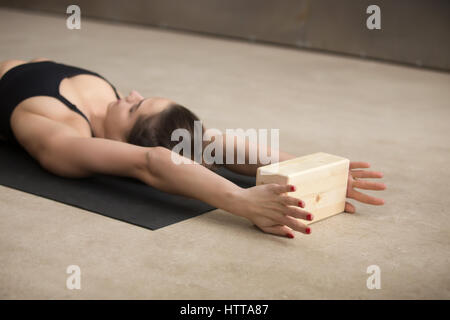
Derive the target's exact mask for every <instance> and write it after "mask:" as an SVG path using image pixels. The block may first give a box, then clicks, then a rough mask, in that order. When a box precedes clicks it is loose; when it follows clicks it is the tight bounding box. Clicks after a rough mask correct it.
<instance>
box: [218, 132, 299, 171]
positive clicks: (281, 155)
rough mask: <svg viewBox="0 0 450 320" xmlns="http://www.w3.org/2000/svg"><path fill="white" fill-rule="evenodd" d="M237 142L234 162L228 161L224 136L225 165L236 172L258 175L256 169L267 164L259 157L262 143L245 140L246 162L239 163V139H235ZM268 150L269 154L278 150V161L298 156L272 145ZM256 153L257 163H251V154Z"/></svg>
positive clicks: (266, 152) (267, 153)
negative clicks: (273, 147) (274, 147)
mask: <svg viewBox="0 0 450 320" xmlns="http://www.w3.org/2000/svg"><path fill="white" fill-rule="evenodd" d="M235 142H236V143H234V145H233V148H234V159H233V160H234V161H233V163H229V164H228V163H226V139H225V138H224V146H225V147H224V166H225V167H226V168H227V169H229V170H231V171H233V172H236V173H240V174H243V175H248V176H255V175H256V170H257V169H258V168H259V167H261V166H264V165H266V163H261V159H260V157H259V155H260V148H262V146H261V145H259V144H252V143H250V142H249V141H248V140H246V141H245V163H243V164H237V152H238V150H239V147H238V145H239V143H237V141H235ZM240 143H241V144H242V145H243V141H242V140H241V142H240ZM266 148H267V151H265V154H266V155H267V156H271V155H273V154H274V152H278V162H281V161H286V160H289V159H293V158H296V156H294V155H291V154H289V153H286V152H283V151H281V150H275V149H272V148H271V147H270V146H266ZM252 153H253V154H256V155H257V156H256V163H254V164H251V163H249V162H250V154H252Z"/></svg>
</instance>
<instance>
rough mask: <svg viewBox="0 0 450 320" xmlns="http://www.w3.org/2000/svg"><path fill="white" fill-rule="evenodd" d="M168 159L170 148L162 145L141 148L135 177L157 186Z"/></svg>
mask: <svg viewBox="0 0 450 320" xmlns="http://www.w3.org/2000/svg"><path fill="white" fill-rule="evenodd" d="M167 159H169V161H170V150H168V149H166V148H164V147H149V148H145V149H144V150H143V153H142V155H141V156H140V158H139V162H138V165H137V171H136V178H137V179H139V180H141V181H142V182H144V183H146V184H148V185H150V186H152V187H155V188H159V187H160V184H161V179H162V176H163V173H164V171H163V170H167V166H168V164H167Z"/></svg>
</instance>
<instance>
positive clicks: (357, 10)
mask: <svg viewBox="0 0 450 320" xmlns="http://www.w3.org/2000/svg"><path fill="white" fill-rule="evenodd" d="M70 4H77V5H79V6H80V8H81V14H82V17H83V16H86V17H96V18H103V19H108V20H115V21H123V22H134V23H141V24H147V25H151V26H160V27H169V28H174V29H181V30H188V31H195V32H202V33H209V34H213V35H222V36H231V37H238V38H242V39H247V40H251V41H264V42H270V43H277V44H283V45H290V46H296V47H300V48H308V49H315V50H324V51H331V52H336V53H343V54H350V55H355V56H358V57H364V58H374V59H381V60H386V61H391V62H397V63H405V64H410V65H415V66H419V67H429V68H436V69H441V70H447V71H449V70H450V41H449V39H450V1H448V0H370V1H369V0H339V1H338V0H328V1H327V0H297V1H295V0H276V1H275V0H273V1H265V0H128V1H124V0H96V1H94V0H78V1H77V2H73V1H70V0H69V1H65V0H40V1H30V0H0V6H7V7H15V8H26V9H32V10H39V11H42V12H53V13H58V14H61V15H67V14H66V13H65V12H66V8H67V6H68V5H70ZM370 4H377V5H378V6H379V7H380V8H381V30H368V29H367V28H366V19H367V17H368V14H366V8H367V7H368V6H369V5H370Z"/></svg>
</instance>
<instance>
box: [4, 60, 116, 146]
mask: <svg viewBox="0 0 450 320" xmlns="http://www.w3.org/2000/svg"><path fill="white" fill-rule="evenodd" d="M33 61H36V60H33ZM39 61H41V60H39ZM30 62H32V61H30ZM25 63H29V62H27V61H20V60H7V61H4V62H3V63H2V64H1V65H0V79H1V77H3V75H4V74H5V73H6V72H7V71H8V70H10V69H11V68H14V67H16V66H18V65H21V64H25ZM59 92H60V94H61V95H62V96H64V97H65V98H66V99H67V100H69V101H70V102H72V103H73V104H75V105H76V106H77V108H78V109H79V110H80V111H81V112H82V113H83V114H85V115H86V116H87V117H89V116H88V115H89V113H90V112H92V111H94V112H96V113H97V112H99V113H101V110H99V109H98V108H106V105H107V102H110V101H113V100H114V99H117V98H116V96H115V94H114V90H113V89H112V88H111V86H110V85H109V84H108V83H107V82H106V81H105V80H104V79H101V78H99V77H97V76H94V75H89V74H80V75H76V76H73V77H71V78H65V79H63V80H62V81H61V83H60V85H59ZM119 95H120V96H121V97H122V95H121V94H120V93H119ZM28 112H31V113H35V114H39V115H42V116H44V117H47V118H49V119H52V120H55V121H58V122H61V123H64V124H65V125H67V126H70V127H72V128H73V129H75V130H77V131H78V132H79V133H80V136H83V137H91V129H90V127H89V123H88V122H87V121H86V119H84V118H83V117H82V116H81V115H80V114H78V113H76V112H74V111H73V110H71V109H69V108H68V107H67V106H66V105H65V104H63V103H62V102H61V101H59V100H58V99H56V98H53V97H48V96H35V97H31V98H28V99H25V100H23V101H22V102H20V103H19V104H18V105H17V106H16V107H15V109H14V111H13V113H12V115H11V125H14V124H16V123H17V124H20V123H23V121H21V119H22V117H23V115H24V114H25V113H28ZM15 127H16V128H20V125H15ZM0 139H4V137H1V136H0Z"/></svg>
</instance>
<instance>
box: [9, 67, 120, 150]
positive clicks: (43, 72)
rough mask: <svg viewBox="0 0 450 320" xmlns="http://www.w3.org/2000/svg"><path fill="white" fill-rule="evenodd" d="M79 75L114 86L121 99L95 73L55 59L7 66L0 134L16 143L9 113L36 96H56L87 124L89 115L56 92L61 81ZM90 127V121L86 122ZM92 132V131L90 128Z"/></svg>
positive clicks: (92, 133)
mask: <svg viewBox="0 0 450 320" xmlns="http://www.w3.org/2000/svg"><path fill="white" fill-rule="evenodd" d="M79 74H91V75H94V76H97V77H100V78H102V79H104V80H105V81H106V82H108V83H109V84H110V85H111V87H112V88H113V89H114V93H115V94H116V97H117V99H120V96H119V94H118V93H117V90H116V88H115V87H114V86H113V85H112V84H111V83H110V82H109V81H108V80H107V79H105V78H104V77H102V76H101V75H99V74H98V73H95V72H92V71H89V70H86V69H82V68H78V67H74V66H70V65H65V64H62V63H57V62H54V61H39V62H29V63H25V64H21V65H18V66H16V67H14V68H11V69H9V70H8V71H7V72H6V73H5V74H4V75H3V77H2V78H1V79H0V133H1V135H2V136H5V138H7V139H8V140H9V141H10V142H13V143H15V144H18V142H17V140H16V138H15V137H14V134H13V132H12V129H11V123H10V118H11V114H12V112H13V111H14V109H15V108H16V107H17V105H18V104H19V103H20V102H22V101H23V100H25V99H27V98H31V97H35V96H50V97H55V98H57V99H58V100H59V101H61V102H62V103H64V104H65V105H66V106H67V107H69V108H70V109H71V110H73V111H75V112H77V113H79V114H80V115H81V116H83V117H84V118H85V119H86V121H87V122H88V123H89V120H88V118H87V117H86V116H85V115H84V114H83V113H82V112H81V111H80V110H79V109H78V108H77V107H76V106H75V105H74V104H73V103H71V102H70V101H68V100H67V99H66V98H65V97H63V96H62V95H61V94H60V93H59V84H60V82H61V81H62V80H63V79H65V78H69V77H73V76H76V75H79ZM89 127H91V124H90V123H89ZM91 135H92V136H94V132H93V131H92V127H91Z"/></svg>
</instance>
